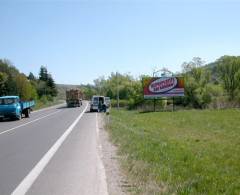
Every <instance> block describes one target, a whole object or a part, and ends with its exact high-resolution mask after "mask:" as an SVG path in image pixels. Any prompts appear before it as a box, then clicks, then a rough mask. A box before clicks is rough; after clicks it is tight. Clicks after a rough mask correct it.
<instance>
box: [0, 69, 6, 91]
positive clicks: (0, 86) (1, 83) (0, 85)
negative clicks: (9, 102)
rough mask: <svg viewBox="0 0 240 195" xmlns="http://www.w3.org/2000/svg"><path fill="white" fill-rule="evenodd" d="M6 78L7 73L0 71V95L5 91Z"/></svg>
mask: <svg viewBox="0 0 240 195" xmlns="http://www.w3.org/2000/svg"><path fill="white" fill-rule="evenodd" d="M7 80H8V75H7V74H6V73H4V72H0V96H3V95H5V94H6V93H7Z"/></svg>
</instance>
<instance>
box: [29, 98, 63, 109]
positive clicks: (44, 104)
mask: <svg viewBox="0 0 240 195" xmlns="http://www.w3.org/2000/svg"><path fill="white" fill-rule="evenodd" d="M61 103H64V102H63V101H62V100H54V101H46V102H41V101H36V105H35V106H34V108H33V110H39V109H43V108H47V107H50V106H55V105H58V104H61Z"/></svg>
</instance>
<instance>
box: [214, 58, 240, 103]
mask: <svg viewBox="0 0 240 195" xmlns="http://www.w3.org/2000/svg"><path fill="white" fill-rule="evenodd" d="M217 62H218V72H219V76H220V78H221V81H222V84H223V87H224V89H225V90H226V92H227V93H228V95H229V99H230V100H233V99H234V98H235V96H236V94H237V89H239V88H240V57H239V56H223V57H221V58H220V59H218V61H217Z"/></svg>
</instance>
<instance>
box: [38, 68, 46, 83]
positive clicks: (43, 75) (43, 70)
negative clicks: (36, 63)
mask: <svg viewBox="0 0 240 195" xmlns="http://www.w3.org/2000/svg"><path fill="white" fill-rule="evenodd" d="M39 80H40V81H47V80H48V71H47V68H46V67H45V66H41V67H40V71H39Z"/></svg>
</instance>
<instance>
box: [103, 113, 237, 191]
mask: <svg viewBox="0 0 240 195" xmlns="http://www.w3.org/2000/svg"><path fill="white" fill-rule="evenodd" d="M110 115H111V116H110V120H109V121H110V122H108V123H107V126H108V130H109V132H110V135H111V138H112V140H113V142H114V143H115V144H116V145H118V146H119V154H120V156H122V159H123V160H122V166H123V170H124V171H125V172H126V173H127V174H128V177H129V180H130V181H131V182H132V184H133V187H132V188H131V189H130V190H131V191H132V193H133V194H214V195H215V194H240V111H239V110H215V111H210V110H204V111H199V110H191V111H178V112H157V113H138V112H136V111H126V110H120V111H117V110H115V109H112V111H111V114H110Z"/></svg>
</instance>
